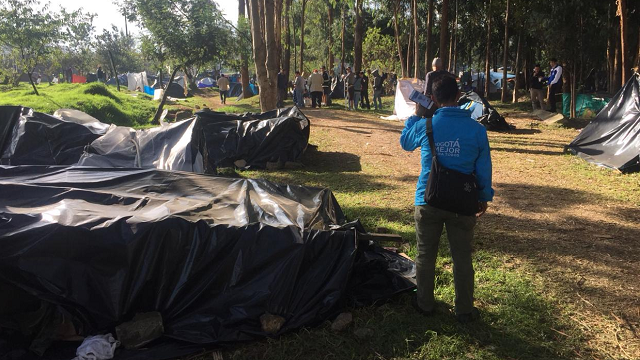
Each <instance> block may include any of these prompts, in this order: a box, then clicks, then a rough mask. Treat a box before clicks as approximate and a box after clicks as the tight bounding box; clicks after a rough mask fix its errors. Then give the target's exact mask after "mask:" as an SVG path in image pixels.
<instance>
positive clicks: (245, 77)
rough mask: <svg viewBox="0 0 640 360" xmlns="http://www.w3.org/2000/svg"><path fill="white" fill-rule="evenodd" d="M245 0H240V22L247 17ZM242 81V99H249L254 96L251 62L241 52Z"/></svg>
mask: <svg viewBox="0 0 640 360" xmlns="http://www.w3.org/2000/svg"><path fill="white" fill-rule="evenodd" d="M244 5H245V3H244V0H238V21H240V19H244V17H245V7H244ZM240 81H241V82H242V98H243V99H247V98H249V97H251V96H253V93H252V92H251V89H250V88H249V61H248V60H247V57H246V55H245V54H244V52H242V51H241V52H240Z"/></svg>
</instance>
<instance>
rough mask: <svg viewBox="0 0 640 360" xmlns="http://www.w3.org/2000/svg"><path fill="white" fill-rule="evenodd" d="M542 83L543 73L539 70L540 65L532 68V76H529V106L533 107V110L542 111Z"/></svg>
mask: <svg viewBox="0 0 640 360" xmlns="http://www.w3.org/2000/svg"><path fill="white" fill-rule="evenodd" d="M543 81H544V71H542V69H540V64H536V66H535V67H534V68H533V74H532V75H531V78H530V81H529V83H530V84H531V89H529V92H530V93H531V106H533V110H534V111H535V110H537V109H543V110H544V108H545V106H544V92H543V91H542V87H543V84H542V82H543Z"/></svg>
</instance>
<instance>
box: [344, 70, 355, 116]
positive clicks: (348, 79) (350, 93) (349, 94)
mask: <svg viewBox="0 0 640 360" xmlns="http://www.w3.org/2000/svg"><path fill="white" fill-rule="evenodd" d="M355 80H356V77H355V75H354V74H353V73H352V72H351V67H347V73H346V74H343V75H342V81H343V83H344V98H345V101H346V103H345V107H346V108H347V109H348V110H353V97H354V96H355V93H354V90H353V83H354V81H355Z"/></svg>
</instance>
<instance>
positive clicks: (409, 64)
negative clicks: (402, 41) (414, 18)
mask: <svg viewBox="0 0 640 360" xmlns="http://www.w3.org/2000/svg"><path fill="white" fill-rule="evenodd" d="M412 35H413V31H412V29H411V27H409V41H408V44H407V76H409V75H410V74H411V39H412V38H411V36H412Z"/></svg>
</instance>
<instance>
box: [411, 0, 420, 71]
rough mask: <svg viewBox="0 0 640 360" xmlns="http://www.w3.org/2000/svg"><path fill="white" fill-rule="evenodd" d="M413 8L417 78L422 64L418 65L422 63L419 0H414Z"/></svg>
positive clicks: (414, 61)
mask: <svg viewBox="0 0 640 360" xmlns="http://www.w3.org/2000/svg"><path fill="white" fill-rule="evenodd" d="M412 9H413V33H414V34H415V36H414V37H413V53H414V58H413V63H414V66H415V68H414V72H413V77H414V78H416V79H417V78H419V77H420V66H418V64H420V45H419V43H418V41H419V40H420V37H419V36H418V0H413V7H412Z"/></svg>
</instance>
